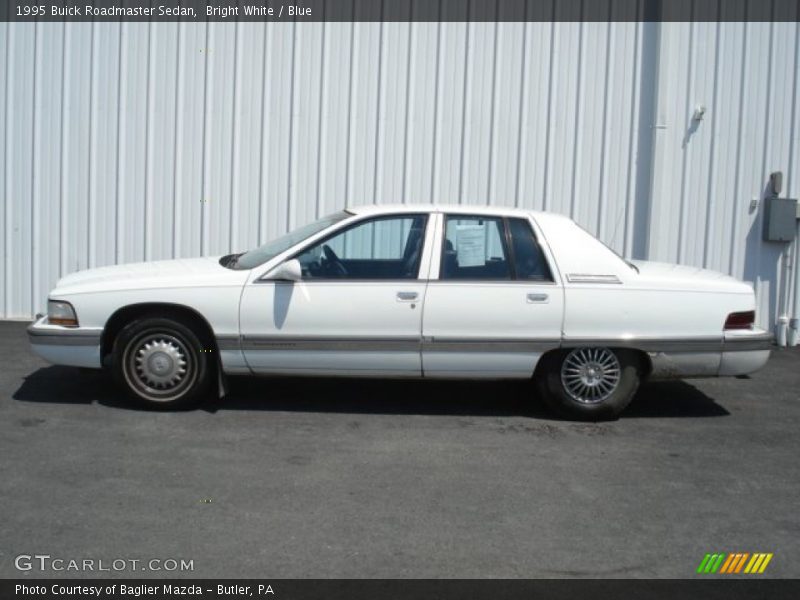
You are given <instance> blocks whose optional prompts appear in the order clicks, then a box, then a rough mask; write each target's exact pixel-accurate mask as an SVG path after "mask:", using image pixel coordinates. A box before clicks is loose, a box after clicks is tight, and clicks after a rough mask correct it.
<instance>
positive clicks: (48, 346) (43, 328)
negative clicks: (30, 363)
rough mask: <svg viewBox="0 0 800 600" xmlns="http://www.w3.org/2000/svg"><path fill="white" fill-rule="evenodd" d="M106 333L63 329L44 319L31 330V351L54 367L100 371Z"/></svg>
mask: <svg viewBox="0 0 800 600" xmlns="http://www.w3.org/2000/svg"><path fill="white" fill-rule="evenodd" d="M102 334H103V330H102V329H94V328H86V327H62V326H61V325H52V324H50V323H48V322H47V317H41V318H40V319H38V320H36V321H35V322H33V323H31V324H30V325H29V326H28V340H29V341H30V343H31V349H32V350H33V351H34V352H35V353H36V354H38V355H39V356H41V357H42V358H43V359H45V360H46V361H47V362H49V363H52V364H54V365H67V366H71V367H88V368H90V369H99V368H100V367H101V366H102V364H101V361H100V338H101V336H102Z"/></svg>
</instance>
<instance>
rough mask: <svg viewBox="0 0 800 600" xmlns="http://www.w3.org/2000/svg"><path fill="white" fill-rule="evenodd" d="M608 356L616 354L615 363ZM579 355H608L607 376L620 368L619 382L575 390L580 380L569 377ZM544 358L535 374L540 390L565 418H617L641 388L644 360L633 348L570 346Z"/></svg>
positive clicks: (602, 419)
mask: <svg viewBox="0 0 800 600" xmlns="http://www.w3.org/2000/svg"><path fill="white" fill-rule="evenodd" d="M580 351H583V353H581V352H580ZM609 355H613V357H615V359H616V363H614V362H613V360H612V359H610V358H609ZM579 356H598V357H601V359H602V357H605V359H606V361H607V362H606V364H608V365H609V367H608V378H611V373H613V372H614V370H615V367H616V368H617V370H618V377H617V379H616V382H614V383H613V384H612V382H611V381H609V380H606V382H605V384H604V385H605V386H606V387H605V389H604V390H600V391H596V392H591V391H588V390H589V389H591V388H592V387H593V386H586V385H583V389H585V390H587V392H586V393H585V394H581V393H577V392H575V391H574V390H575V386H576V385H578V386H580V383H578V384H575V383H572V381H574V380H571V379H570V377H575V376H574V375H573V374H572V373H574V372H575V369H574V368H573V365H574V364H576V363H575V362H574V360H575V359H576V357H579ZM542 361H543V362H542V363H541V364H540V365H539V367H538V368H537V373H536V384H537V387H538V389H539V393H540V394H541V396H542V398H543V399H544V401H545V402H546V403H547V405H548V406H549V407H550V409H551V410H553V411H554V412H555V413H557V414H558V415H560V416H562V417H564V418H566V419H571V420H576V421H606V420H613V419H616V418H618V417H619V415H620V413H621V412H622V411H623V410H625V407H627V406H628V404H630V401H631V400H632V399H633V396H634V394H636V390H637V389H638V388H639V380H640V372H641V360H640V358H639V356H638V355H637V353H636V352H633V351H631V350H623V349H613V350H612V349H609V348H570V349H568V350H564V351H561V352H554V353H552V354H549V355H547V356H545V357H544V358H543V359H542ZM567 361H570V362H569V363H567ZM602 378H603V375H600V379H602ZM582 381H585V380H582ZM565 382H567V383H565ZM568 384H569V386H570V387H568ZM609 386H610V387H609ZM592 393H595V394H596V397H591V395H592Z"/></svg>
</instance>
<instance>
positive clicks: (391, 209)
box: [345, 204, 568, 219]
mask: <svg viewBox="0 0 800 600" xmlns="http://www.w3.org/2000/svg"><path fill="white" fill-rule="evenodd" d="M345 210H347V212H350V213H352V214H355V215H380V214H386V213H419V212H423V213H438V212H447V213H462V214H471V215H487V216H489V215H493V216H516V217H527V216H533V217H534V218H536V217H545V218H548V217H555V218H562V219H568V217H564V216H562V215H558V214H555V213H544V212H539V211H535V210H527V209H523V208H514V207H511V206H486V205H478V204H361V205H358V206H348V207H347V208H346V209H345Z"/></svg>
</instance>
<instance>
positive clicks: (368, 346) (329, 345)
mask: <svg viewBox="0 0 800 600" xmlns="http://www.w3.org/2000/svg"><path fill="white" fill-rule="evenodd" d="M241 348H242V350H303V351H308V350H325V351H329V350H330V351H336V350H339V351H347V352H386V351H393V352H403V351H406V352H419V349H420V340H419V338H416V337H411V338H340V337H336V338H334V337H330V338H325V337H275V336H258V335H243V336H242V339H241Z"/></svg>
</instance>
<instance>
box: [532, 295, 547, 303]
mask: <svg viewBox="0 0 800 600" xmlns="http://www.w3.org/2000/svg"><path fill="white" fill-rule="evenodd" d="M547 299H548V296H547V294H536V293H534V294H528V295H527V300H528V304H546V303H547Z"/></svg>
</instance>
